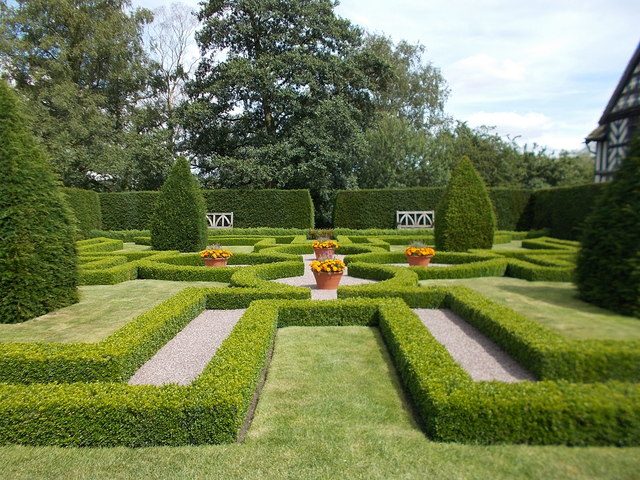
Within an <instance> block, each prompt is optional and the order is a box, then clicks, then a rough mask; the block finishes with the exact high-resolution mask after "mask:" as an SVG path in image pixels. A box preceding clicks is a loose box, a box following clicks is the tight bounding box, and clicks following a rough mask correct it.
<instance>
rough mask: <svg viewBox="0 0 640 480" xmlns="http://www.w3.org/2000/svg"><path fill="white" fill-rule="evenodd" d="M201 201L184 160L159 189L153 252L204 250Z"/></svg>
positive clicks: (177, 164)
mask: <svg viewBox="0 0 640 480" xmlns="http://www.w3.org/2000/svg"><path fill="white" fill-rule="evenodd" d="M205 213H206V211H205V204H204V198H203V197H202V193H201V191H200V187H199V185H198V181H197V180H196V178H195V177H194V176H193V175H192V173H191V168H190V165H189V162H188V161H187V159H186V158H179V159H178V160H177V161H176V163H175V165H174V166H173V168H172V169H171V173H170V174H169V177H168V178H167V181H166V182H165V183H164V185H163V186H162V188H161V189H160V194H159V195H158V200H157V202H156V204H155V208H154V215H153V221H152V225H151V246H152V248H153V249H154V250H179V251H180V252H195V251H199V250H204V248H205V247H206V246H207V220H206V216H205Z"/></svg>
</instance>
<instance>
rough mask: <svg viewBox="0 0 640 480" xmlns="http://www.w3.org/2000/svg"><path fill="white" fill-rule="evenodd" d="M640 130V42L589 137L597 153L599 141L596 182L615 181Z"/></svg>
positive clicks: (590, 146) (589, 143) (587, 139)
mask: <svg viewBox="0 0 640 480" xmlns="http://www.w3.org/2000/svg"><path fill="white" fill-rule="evenodd" d="M639 129H640V43H639V44H638V47H637V48H636V51H635V53H634V54H633V57H632V58H631V61H630V62H629V65H627V68H626V70H625V71H624V74H623V75H622V78H621V79H620V82H619V83H618V86H617V87H616V89H615V91H614V92H613V95H612V96H611V99H610V100H609V103H608V104H607V108H605V110H604V113H603V114H602V117H600V121H599V125H598V128H596V129H595V130H594V131H593V132H591V133H590V134H589V136H588V137H587V138H586V142H587V146H589V148H590V150H591V151H593V146H592V145H591V144H592V143H594V142H595V153H596V158H595V179H594V181H595V182H596V183H600V182H607V181H609V180H611V177H612V175H613V173H614V172H615V171H616V170H617V169H618V167H619V165H620V163H621V162H622V160H623V159H624V158H625V156H626V154H627V151H628V146H629V142H630V141H631V137H632V136H633V135H634V134H635V133H636V132H638V131H639Z"/></svg>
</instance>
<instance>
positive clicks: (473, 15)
mask: <svg viewBox="0 0 640 480" xmlns="http://www.w3.org/2000/svg"><path fill="white" fill-rule="evenodd" d="M132 3H133V5H134V6H138V7H146V8H150V9H154V8H157V7H160V6H168V5H170V4H171V3H175V0H132ZM181 3H183V4H186V5H189V6H190V7H193V8H194V9H196V10H197V9H199V6H198V4H199V0H182V1H181ZM336 13H337V15H339V16H341V17H344V18H347V19H349V20H350V21H351V22H352V23H354V24H356V25H358V26H360V27H362V28H364V29H365V30H367V31H369V32H372V33H378V34H385V35H387V36H389V37H391V38H392V39H393V41H394V42H398V41H400V40H406V41H408V42H410V43H413V44H416V43H420V44H422V45H424V47H425V48H426V52H425V54H424V56H423V59H424V61H425V62H429V63H431V64H432V65H433V66H434V67H436V68H438V69H440V71H441V73H442V74H443V76H444V78H445V80H446V82H447V85H448V87H449V90H450V93H449V97H448V100H447V103H446V105H445V111H446V113H447V114H449V115H450V116H452V117H453V118H455V119H456V120H460V121H464V122H467V124H468V125H469V126H471V127H478V126H481V125H486V126H492V127H495V128H496V132H497V133H499V134H500V135H502V136H504V137H507V136H508V137H509V138H511V139H515V140H516V142H517V143H518V144H520V145H521V146H524V145H525V144H526V145H528V146H530V147H531V146H532V145H533V144H537V145H538V146H540V147H546V148H548V149H549V150H552V151H556V152H557V151H559V150H578V149H581V148H583V147H584V138H585V137H586V136H587V135H588V134H589V133H590V132H591V131H592V130H593V129H594V128H595V127H596V126H597V125H598V120H599V118H600V116H601V115H602V112H603V110H604V108H605V107H606V105H607V103H608V101H609V99H610V97H611V95H612V94H613V91H614V89H615V88H616V86H617V84H618V82H619V81H620V77H621V76H622V74H623V72H624V69H625V68H626V66H627V64H628V62H629V60H630V59H631V56H632V55H633V53H634V52H635V49H636V48H637V46H638V42H639V41H640V27H639V25H640V1H638V0H597V1H596V0H528V1H524V2H521V1H517V0H515V1H514V0H477V1H474V0H446V1H442V0H393V1H390V0H342V1H341V2H340V5H338V7H337V8H336Z"/></svg>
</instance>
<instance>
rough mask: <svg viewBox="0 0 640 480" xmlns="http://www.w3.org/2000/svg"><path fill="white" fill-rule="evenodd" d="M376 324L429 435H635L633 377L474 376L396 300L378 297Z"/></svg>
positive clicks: (616, 441) (613, 440)
mask: <svg viewBox="0 0 640 480" xmlns="http://www.w3.org/2000/svg"><path fill="white" fill-rule="evenodd" d="M380 329H381V331H382V333H383V336H384V338H385V343H386V344H387V345H388V348H389V350H390V351H391V354H392V357H393V360H394V364H395V366H396V368H397V369H398V372H399V374H400V377H401V379H402V382H403V384H404V385H405V388H406V389H407V390H408V392H409V395H410V397H411V399H412V400H413V402H414V404H415V406H416V409H417V411H418V412H419V415H420V417H421V419H422V421H423V422H424V425H425V429H426V431H427V434H428V435H429V436H430V437H431V438H432V439H434V440H437V441H455V442H471V443H481V444H491V443H505V442H510V443H529V444H558V443H564V444H570V445H621V446H622V445H637V444H638V443H639V442H640V430H639V429H638V427H640V402H639V400H640V389H639V388H638V385H636V384H629V383H619V382H609V383H607V384H572V383H568V382H551V381H544V382H536V383H532V382H521V383H512V384H509V383H502V382H473V381H472V380H471V378H470V377H469V375H468V374H467V373H466V372H465V371H464V370H462V368H461V367H460V366H459V365H458V364H457V363H456V362H455V360H453V358H451V356H450V355H449V353H448V352H447V350H446V348H445V347H443V346H442V345H441V344H440V343H439V342H438V341H437V340H435V338H433V336H432V335H431V334H430V333H429V331H428V330H427V329H426V328H424V326H423V325H422V322H420V320H419V319H418V318H417V316H416V315H414V314H412V312H411V311H410V310H409V309H408V308H406V307H404V308H403V306H402V305H401V304H397V305H390V304H389V305H381V307H380Z"/></svg>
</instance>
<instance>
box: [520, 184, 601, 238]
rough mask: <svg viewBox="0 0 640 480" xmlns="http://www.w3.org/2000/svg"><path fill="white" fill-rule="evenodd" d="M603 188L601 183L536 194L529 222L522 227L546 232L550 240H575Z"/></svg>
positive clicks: (558, 188)
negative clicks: (543, 229)
mask: <svg viewBox="0 0 640 480" xmlns="http://www.w3.org/2000/svg"><path fill="white" fill-rule="evenodd" d="M603 188H604V184H602V183H592V184H587V185H579V186H576V187H557V188H545V189H543V190H536V191H535V192H534V193H533V195H532V197H531V205H530V206H529V207H528V209H529V215H530V218H529V220H528V222H525V225H524V226H525V227H526V229H529V230H538V229H541V228H547V229H549V236H551V237H554V238H564V239H568V240H577V239H578V238H580V233H581V231H582V224H583V223H584V220H585V218H586V217H587V215H589V214H590V213H591V211H592V210H593V207H594V206H595V203H596V199H597V198H598V197H599V196H600V195H601V194H602V191H603Z"/></svg>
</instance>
